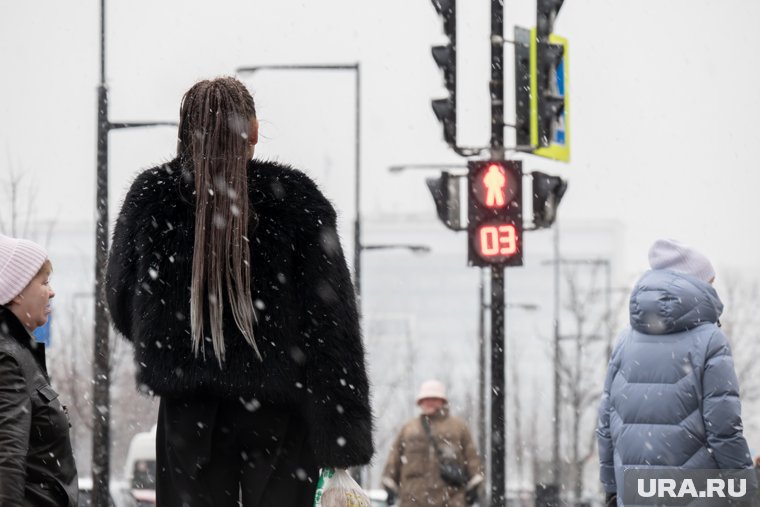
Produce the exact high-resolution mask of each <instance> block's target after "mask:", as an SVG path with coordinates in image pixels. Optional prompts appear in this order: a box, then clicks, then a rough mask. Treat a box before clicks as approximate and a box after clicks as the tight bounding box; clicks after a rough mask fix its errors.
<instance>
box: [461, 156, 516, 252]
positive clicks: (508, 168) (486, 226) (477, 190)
mask: <svg viewBox="0 0 760 507" xmlns="http://www.w3.org/2000/svg"><path fill="white" fill-rule="evenodd" d="M467 166H468V170H469V175H468V178H467V180H468V185H469V198H468V211H467V235H468V240H469V241H468V243H469V247H468V255H467V258H468V261H469V264H470V265H471V266H481V267H485V266H494V265H501V266H521V265H522V250H523V249H522V233H523V227H522V166H521V164H520V162H519V161H515V160H503V161H501V160H499V161H496V160H473V161H470V162H469V163H468V164H467Z"/></svg>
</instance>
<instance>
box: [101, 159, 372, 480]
mask: <svg viewBox="0 0 760 507" xmlns="http://www.w3.org/2000/svg"><path fill="white" fill-rule="evenodd" d="M248 175H249V179H248V181H249V198H250V204H251V209H252V212H251V220H250V221H249V222H250V226H249V234H248V237H249V239H250V245H251V264H252V268H251V270H252V291H253V297H254V303H255V304H254V306H255V309H256V316H257V324H256V327H255V328H254V334H255V339H256V342H257V345H258V347H259V349H260V351H261V354H262V356H263V362H259V361H258V360H257V358H256V356H255V353H254V351H253V349H252V348H251V347H250V345H248V344H247V343H246V341H245V339H244V338H243V336H242V334H241V333H240V331H239V330H238V328H237V326H236V325H235V321H234V319H233V318H232V314H231V311H230V309H229V304H228V303H226V302H225V311H224V333H225V345H226V360H225V362H224V364H223V366H222V367H221V368H220V366H219V364H218V363H217V360H216V358H215V356H214V352H213V349H212V347H211V344H210V343H208V340H206V341H207V343H205V344H204V347H205V348H206V350H205V357H206V359H204V358H203V357H202V356H199V357H195V355H194V354H193V352H192V345H191V337H190V318H189V317H190V278H191V266H192V256H193V240H194V229H195V227H194V224H195V219H194V207H195V199H194V183H193V177H192V173H191V172H190V171H188V170H183V166H182V164H181V163H180V161H179V160H178V159H175V160H173V161H171V162H169V163H167V164H164V165H162V166H159V167H156V168H153V169H149V170H146V171H144V172H143V173H141V174H140V175H139V176H138V177H137V178H136V179H135V181H134V183H133V184H132V187H131V188H130V190H129V193H128V194H127V196H126V198H125V200H124V204H123V206H122V209H121V213H120V214H119V217H118V220H117V222H116V226H115V229H114V234H113V244H112V247H111V252H110V255H109V259H108V267H107V275H106V292H107V293H106V300H107V303H108V307H109V310H110V313H111V318H112V319H113V323H114V326H115V327H116V329H117V330H118V331H119V332H120V333H121V334H123V335H124V336H125V337H126V338H128V339H129V340H131V341H132V342H133V344H134V350H135V361H136V363H137V367H138V374H137V381H138V384H139V385H141V386H147V387H148V388H149V389H150V390H151V391H153V393H155V394H157V395H159V396H168V397H173V398H185V399H187V398H190V399H192V398H207V397H213V398H221V399H228V400H238V399H241V400H251V399H256V400H257V401H258V402H260V403H268V404H274V405H277V406H280V407H283V408H285V409H288V410H292V411H294V412H296V413H298V414H299V415H300V416H301V417H303V419H304V420H305V421H306V422H307V424H308V426H309V439H310V443H311V446H312V448H313V450H314V453H315V456H316V458H317V463H318V465H320V466H331V467H338V468H344V467H348V466H353V465H360V464H365V463H367V462H369V460H370V458H371V456H372V453H373V447H372V414H371V409H370V399H369V384H368V380H367V374H366V370H365V360H364V346H363V344H362V340H361V333H360V329H359V319H358V314H357V309H356V300H355V295H354V291H353V286H352V284H351V279H350V276H349V273H348V269H347V267H346V261H345V258H344V256H343V251H342V248H341V246H340V242H339V238H338V235H337V232H336V216H335V210H334V209H333V207H332V205H331V204H330V203H329V202H328V201H327V199H326V198H325V197H324V196H323V195H322V193H321V192H320V191H319V189H318V188H317V186H316V185H315V184H314V182H313V181H312V180H311V179H309V178H308V177H307V176H306V175H305V174H303V173H302V172H300V171H297V170H295V169H292V168H290V167H287V166H284V165H280V164H277V163H272V162H261V161H252V162H250V163H249V166H248Z"/></svg>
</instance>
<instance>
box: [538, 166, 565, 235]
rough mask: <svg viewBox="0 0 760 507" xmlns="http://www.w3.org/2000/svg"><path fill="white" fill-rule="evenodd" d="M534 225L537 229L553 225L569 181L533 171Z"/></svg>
mask: <svg viewBox="0 0 760 507" xmlns="http://www.w3.org/2000/svg"><path fill="white" fill-rule="evenodd" d="M531 174H532V176H533V225H534V227H535V228H536V229H541V228H544V227H551V226H552V224H553V223H554V220H555V219H556V218H557V207H558V206H559V202H560V201H561V200H562V196H563V195H565V191H566V190H567V181H565V180H563V179H562V178H560V177H559V176H550V175H548V174H544V173H542V172H539V171H533V172H532V173H531Z"/></svg>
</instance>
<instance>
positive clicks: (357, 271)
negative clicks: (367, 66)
mask: <svg viewBox="0 0 760 507" xmlns="http://www.w3.org/2000/svg"><path fill="white" fill-rule="evenodd" d="M260 70H300V71H304V70H305V71H309V70H316V71H320V70H334V71H351V72H353V73H354V75H355V77H356V80H355V82H356V108H355V110H356V116H355V136H356V137H355V139H354V142H355V146H356V148H355V156H356V160H355V163H354V200H355V201H354V202H355V203H354V208H355V215H354V289H355V291H356V297H357V300H358V303H359V311H360V313H361V293H362V290H361V289H362V282H361V280H362V276H361V253H362V243H361V67H360V65H359V62H356V63H351V64H343V65H330V64H315V65H255V66H251V67H238V68H237V69H236V70H235V72H236V73H238V74H253V73H254V72H258V71H260Z"/></svg>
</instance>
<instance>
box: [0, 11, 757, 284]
mask: <svg viewBox="0 0 760 507" xmlns="http://www.w3.org/2000/svg"><path fill="white" fill-rule="evenodd" d="M107 4H108V5H107V55H108V67H107V82H108V85H109V88H110V94H111V115H110V119H111V120H112V121H138V120H176V117H177V112H178V108H179V101H180V98H181V96H182V94H183V93H184V91H185V90H186V89H187V88H189V87H190V86H191V85H192V84H193V83H194V82H195V81H196V80H198V79H200V78H207V77H214V76H217V75H223V74H230V73H232V72H234V69H235V68H236V67H239V66H243V65H256V64H259V65H261V64H284V63H292V64H298V63H351V62H356V61H359V62H361V65H362V76H361V77H362V91H361V93H362V115H363V117H362V129H363V131H362V134H363V135H362V167H363V174H362V176H363V182H362V187H363V194H362V197H363V205H362V207H363V209H362V212H363V213H364V214H366V215H370V214H376V213H418V212H425V211H429V212H430V213H433V212H434V211H433V205H432V201H431V200H430V197H429V195H428V193H427V189H426V188H425V186H424V177H425V176H426V175H425V174H422V173H408V174H404V175H400V176H399V175H392V174H390V173H389V172H388V171H387V168H388V166H390V165H394V164H403V163H426V162H431V163H438V162H453V163H462V160H461V159H460V158H459V157H457V156H456V155H454V154H453V153H451V152H450V150H449V149H448V148H447V146H446V145H445V143H444V142H443V141H442V135H441V129H440V126H439V124H438V123H437V121H436V119H435V117H434V115H433V113H432V111H431V109H430V102H429V101H430V99H432V98H439V97H443V96H444V90H443V86H442V77H441V75H440V72H439V71H438V69H437V68H436V66H435V64H434V63H433V60H432V58H431V57H430V46H431V45H433V44H435V43H438V42H443V40H444V38H443V35H442V31H441V23H440V20H439V18H438V16H437V15H436V13H435V10H434V9H433V6H432V5H431V3H430V2H429V1H428V0H384V1H382V2H381V1H367V0H358V1H357V0H320V1H314V0H312V1H309V0H250V1H233V0H217V1H216V2H207V1H201V0H192V1H191V0H183V1H180V0H162V1H159V2H157V1H155V0H152V1H148V0H131V1H129V2H107ZM99 6H100V2H98V1H96V0H77V1H63V0H32V1H11V0H1V1H0V72H1V73H2V74H1V76H2V79H0V118H1V121H0V179H3V180H7V178H8V167H9V165H11V166H13V167H14V168H15V169H16V170H19V171H23V172H24V173H25V174H28V178H27V180H33V181H35V182H36V184H37V186H36V187H35V188H36V191H35V195H36V202H37V206H38V209H37V211H38V216H39V217H40V218H51V217H55V216H57V217H60V218H59V220H65V221H92V220H93V217H94V201H95V199H94V194H95V139H96V133H95V120H96V109H95V105H96V88H97V85H98V80H99V24H98V23H99ZM489 9H490V2H489V1H487V0H479V1H475V0H459V54H460V66H459V73H458V75H459V87H460V95H459V106H460V109H459V119H460V122H459V130H460V141H461V144H465V145H485V144H487V142H488V136H489V128H490V123H489V104H488V79H489V74H490V72H489V62H490V60H489V58H490V53H489V51H490V49H489V39H488V36H489V30H490V26H489V19H488V16H489ZM505 13H506V19H505V35H506V36H507V38H511V33H512V26H513V25H515V24H519V25H521V26H526V27H529V26H532V25H533V24H534V23H535V2H534V1H531V0H524V1H523V0H520V1H516V0H513V1H506V2H505ZM758 19H760V2H758V1H756V0H668V1H667V2H663V1H662V0H637V1H635V2H634V1H630V0H581V1H570V0H568V1H566V2H565V5H564V7H563V8H562V10H561V12H560V15H559V18H558V21H557V24H556V27H555V28H556V32H557V33H560V34H561V35H564V36H566V37H567V38H568V39H569V41H570V57H569V60H570V61H569V63H570V79H569V89H570V96H571V106H570V107H571V115H570V124H571V136H572V146H571V150H572V155H571V156H572V160H571V163H569V164H561V163H553V162H549V161H546V160H543V159H539V158H536V157H532V156H528V155H522V154H519V155H517V157H518V158H521V159H523V160H524V161H525V169H526V170H533V169H541V170H543V171H546V172H549V173H555V174H560V175H562V176H563V177H565V178H567V179H568V180H569V182H570V187H569V191H568V193H567V195H566V198H565V200H564V201H563V203H562V206H561V210H560V213H561V217H562V219H563V220H568V221H578V220H616V221H618V222H619V223H620V224H621V227H622V228H623V230H624V231H625V233H624V235H623V237H624V238H625V249H626V251H627V257H626V270H628V271H634V270H637V269H643V268H644V267H645V264H644V263H645V259H646V256H645V252H646V249H647V247H648V246H649V244H650V243H651V242H652V240H653V239H655V238H656V237H659V236H672V237H677V238H681V239H683V240H685V241H687V242H690V243H692V244H694V245H696V246H698V247H700V248H701V249H703V250H704V251H705V252H706V253H707V254H708V255H709V256H710V257H711V258H712V259H713V261H714V263H715V264H716V266H717V267H719V269H720V268H736V269H739V268H740V269H751V270H757V261H756V258H757V255H756V251H757V248H758V246H760V232H758V227H757V226H756V225H755V222H754V220H755V219H756V218H757V217H759V216H760V200H759V199H758V198H757V193H758V191H760V175H759V174H758V162H757V160H756V158H755V157H756V153H757V152H756V149H757V145H758V141H759V140H760V136H759V135H758V134H759V133H760V132H759V129H758V118H760V99H758V95H757V92H756V89H757V87H758V83H759V82H760V79H758V78H760V71H758V65H756V62H757V54H756V49H755V39H756V37H754V33H755V31H756V26H757V20H758ZM506 51H507V58H508V59H507V62H508V65H507V72H506V74H505V80H506V92H507V105H506V114H507V119H508V120H509V119H510V118H511V117H512V116H513V114H514V105H513V98H512V97H513V92H512V90H513V85H512V77H513V76H512V63H511V62H512V58H511V53H512V47H511V46H507V47H506ZM244 81H245V83H246V84H247V85H248V86H249V87H250V89H251V90H252V91H253V92H254V96H255V99H256V101H257V106H258V110H259V116H260V120H261V124H262V132H261V133H262V139H261V143H260V146H259V149H258V154H259V155H260V156H263V157H276V158H278V159H280V160H283V161H286V162H292V163H294V164H295V165H297V166H299V167H301V168H302V169H304V170H305V171H306V172H307V173H309V174H310V175H312V176H313V177H314V178H316V179H317V180H318V182H319V183H320V185H321V186H322V188H323V189H324V191H325V192H326V193H327V194H328V196H329V197H330V198H331V199H332V200H333V201H334V202H335V204H336V206H337V207H338V209H339V212H340V213H341V215H342V216H343V220H342V222H341V224H342V235H343V237H344V238H345V239H346V240H347V241H346V242H347V246H349V248H350V242H349V241H348V240H350V236H351V229H350V219H351V217H352V216H353V214H354V205H353V174H354V167H353V160H354V151H353V135H354V132H353V125H354V124H353V115H354V100H355V99H354V91H353V90H354V81H353V76H352V74H351V73H336V72H321V73H313V72H270V73H261V74H257V75H255V76H253V77H251V76H245V77H244ZM508 122H509V121H508ZM174 139H175V132H174V130H173V129H172V128H166V127H161V128H154V129H141V130H139V131H138V130H133V131H117V132H112V133H111V137H110V146H111V164H110V169H111V170H110V191H111V213H112V215H111V219H113V218H114V216H115V215H114V213H115V212H116V211H117V210H118V206H119V205H120V203H121V200H122V198H123V195H124V192H125V190H126V188H127V187H128V185H129V182H130V181H131V179H132V178H133V177H134V174H135V173H136V172H137V171H138V170H140V169H141V168H146V167H149V166H151V165H153V164H155V163H157V162H161V161H162V160H166V159H169V158H171V157H172V154H173V150H174V148H175V141H174ZM507 139H508V140H511V139H512V133H511V132H507ZM507 144H511V143H510V142H509V141H508V143H507ZM527 241H530V238H528V239H527ZM464 247H465V245H464V242H463V243H462V248H463V249H464Z"/></svg>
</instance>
